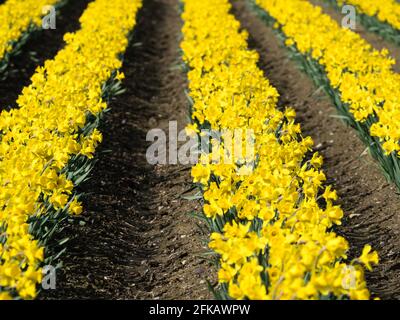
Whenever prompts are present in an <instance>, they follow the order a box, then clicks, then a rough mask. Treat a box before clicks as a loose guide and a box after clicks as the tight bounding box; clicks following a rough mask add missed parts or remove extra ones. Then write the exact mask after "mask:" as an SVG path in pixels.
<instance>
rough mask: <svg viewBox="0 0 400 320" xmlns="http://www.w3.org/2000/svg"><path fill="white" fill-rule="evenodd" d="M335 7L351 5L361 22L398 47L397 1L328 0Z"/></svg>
mask: <svg viewBox="0 0 400 320" xmlns="http://www.w3.org/2000/svg"><path fill="white" fill-rule="evenodd" d="M328 2H330V3H332V4H333V5H334V6H335V7H338V8H341V7H342V6H344V5H353V6H355V8H356V10H357V14H358V16H359V17H360V20H361V22H362V23H363V24H364V25H365V26H366V27H367V28H368V29H369V30H370V31H373V32H377V33H379V34H380V35H381V36H383V37H385V38H386V39H388V40H390V41H393V42H395V43H397V44H399V45H400V3H399V2H398V1H397V0H379V1H374V0H328Z"/></svg>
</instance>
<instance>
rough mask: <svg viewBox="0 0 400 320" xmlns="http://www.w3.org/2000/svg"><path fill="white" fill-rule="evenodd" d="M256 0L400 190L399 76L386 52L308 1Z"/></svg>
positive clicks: (264, 14) (263, 13) (261, 10)
mask: <svg viewBox="0 0 400 320" xmlns="http://www.w3.org/2000/svg"><path fill="white" fill-rule="evenodd" d="M255 2H256V6H255V8H256V10H257V11H258V12H259V13H260V15H261V16H262V17H263V18H264V19H265V20H266V22H267V23H269V24H271V25H273V26H274V28H275V29H276V31H277V32H278V34H279V35H280V36H282V38H283V39H284V42H285V44H286V46H287V47H289V48H290V49H291V51H292V52H293V53H294V56H295V57H296V58H297V59H299V60H300V61H301V63H302V65H303V68H304V69H305V71H306V72H307V73H309V74H310V75H311V77H312V78H313V79H314V81H315V82H316V83H317V84H318V85H319V86H321V87H323V88H324V89H325V90H326V91H327V92H328V94H329V95H330V96H331V97H332V99H333V101H334V103H335V105H336V107H337V108H338V110H339V111H340V112H341V114H342V117H343V119H345V120H346V121H347V122H348V123H350V125H352V126H353V127H354V128H356V130H357V131H358V133H359V136H360V137H361V139H362V140H363V141H364V143H365V144H366V145H367V146H368V148H369V150H370V152H371V154H372V155H373V157H374V158H375V159H377V160H378V161H379V162H380V164H381V166H382V168H383V171H384V174H385V175H386V177H387V178H388V179H389V180H390V181H393V182H395V183H396V185H397V186H398V187H399V188H400V161H399V157H400V143H399V142H400V121H399V120H400V109H399V108H398V106H399V96H400V95H399V94H400V85H399V84H400V75H399V74H398V73H395V72H394V71H393V65H394V64H395V61H394V59H392V58H390V57H389V52H388V50H387V49H383V50H382V51H378V50H375V49H374V48H373V47H372V46H371V45H370V44H369V43H368V42H367V41H365V40H364V39H363V38H361V36H359V35H358V34H356V33H355V32H353V31H351V30H349V29H345V28H342V27H341V26H340V25H339V24H338V23H337V22H336V21H334V20H333V19H332V18H331V17H330V16H328V15H327V14H324V13H323V12H322V9H321V8H320V7H318V6H314V5H312V4H311V3H309V2H308V1H301V0H288V1H286V2H285V4H283V3H282V2H281V1H277V0H255Z"/></svg>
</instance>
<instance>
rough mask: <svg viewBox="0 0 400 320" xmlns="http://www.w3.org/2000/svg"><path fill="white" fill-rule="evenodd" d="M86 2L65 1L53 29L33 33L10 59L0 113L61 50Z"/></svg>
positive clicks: (0, 93) (0, 92) (0, 95)
mask: <svg viewBox="0 0 400 320" xmlns="http://www.w3.org/2000/svg"><path fill="white" fill-rule="evenodd" d="M90 2H91V1H90V0H74V1H68V2H67V3H66V4H65V5H64V6H62V7H61V8H60V9H59V11H58V12H57V20H56V21H57V24H56V29H49V30H40V31H39V32H35V33H34V34H32V36H31V37H30V38H29V40H28V41H27V43H26V44H25V45H24V46H23V47H22V49H21V53H20V54H19V55H18V56H16V57H13V58H12V59H11V61H10V65H9V66H8V69H7V70H8V72H9V74H8V77H7V79H6V80H5V81H1V83H0V111H1V110H3V109H7V108H12V107H15V106H16V100H17V98H18V95H19V94H20V93H21V91H22V88H24V87H25V86H27V85H29V84H30V78H31V76H32V75H33V73H34V72H35V69H36V68H37V67H38V66H42V65H43V64H44V62H45V61H46V60H47V59H51V58H53V57H54V56H55V54H56V53H57V52H58V51H59V50H60V49H61V48H62V47H63V45H64V41H63V37H64V34H65V33H66V32H74V31H76V30H77V29H78V28H79V17H80V16H81V14H82V13H83V11H84V10H85V9H86V7H87V5H88V3H90ZM32 53H34V55H33V57H34V59H32Z"/></svg>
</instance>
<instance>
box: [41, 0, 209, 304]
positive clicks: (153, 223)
mask: <svg viewBox="0 0 400 320" xmlns="http://www.w3.org/2000/svg"><path fill="white" fill-rule="evenodd" d="M180 29H181V20H180V18H179V12H178V1H176V0H145V1H144V7H143V9H142V10H141V11H140V13H139V16H138V25H137V26H136V32H135V35H134V43H133V45H132V46H131V47H130V48H129V49H128V52H127V53H126V56H125V62H124V67H123V71H124V73H125V75H126V79H125V81H124V85H125V86H126V89H127V90H126V92H125V93H124V94H123V95H121V96H119V97H117V98H116V99H115V100H114V101H113V102H112V103H111V105H110V107H111V111H110V112H109V113H107V114H106V121H105V124H104V127H103V128H102V131H103V132H104V143H103V146H102V150H103V151H105V150H110V152H107V153H104V152H103V153H100V156H99V162H98V163H97V165H96V167H95V169H94V172H93V174H92V179H91V180H90V182H89V183H87V184H86V185H85V186H84V187H83V190H82V191H84V192H85V193H86V194H88V196H87V197H86V199H85V201H84V205H85V208H86V210H85V212H84V213H83V215H82V217H81V218H80V221H81V222H82V221H84V222H85V225H84V226H80V225H78V223H73V224H72V225H70V226H68V227H67V231H66V232H65V234H66V235H68V236H70V237H72V238H73V239H72V240H71V241H70V242H69V243H68V244H67V250H68V251H67V254H66V255H65V256H64V257H63V260H64V266H63V271H62V273H61V274H60V275H59V277H58V278H57V290H55V291H54V292H43V294H42V298H45V299H46V298H53V299H68V298H74V299H93V298H100V299H208V298H211V296H210V292H209V290H208V288H207V284H206V281H205V280H207V278H208V277H209V276H210V266H209V263H208V262H206V261H205V260H204V258H203V257H201V255H202V254H203V253H204V252H205V251H206V240H207V237H206V236H205V235H204V234H203V233H202V232H200V229H199V228H198V227H197V225H196V224H197V223H198V221H197V220H196V219H194V218H191V217H190V216H189V215H188V213H190V212H192V211H199V210H200V204H199V203H197V202H189V201H187V200H183V199H182V195H183V194H185V193H186V192H187V191H188V190H190V189H191V178H190V167H185V166H181V165H176V166H173V165H168V166H156V167H154V166H151V165H149V164H148V163H147V161H146V158H145V153H146V149H147V147H148V145H149V143H148V142H146V133H147V131H148V130H150V129H152V128H162V129H164V130H167V128H168V122H169V121H172V120H177V121H178V126H179V127H180V128H183V127H184V126H185V124H186V122H187V120H186V119H187V111H188V107H187V106H188V101H187V99H186V97H185V94H184V90H185V88H186V80H185V79H186V77H185V75H184V74H183V73H182V71H180V70H179V68H177V66H178V65H179V63H180V57H179V37H180Z"/></svg>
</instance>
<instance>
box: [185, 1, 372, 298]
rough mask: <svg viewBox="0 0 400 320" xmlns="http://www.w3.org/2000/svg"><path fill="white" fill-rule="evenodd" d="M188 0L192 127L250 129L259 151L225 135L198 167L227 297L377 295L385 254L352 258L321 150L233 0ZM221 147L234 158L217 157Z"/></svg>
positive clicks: (222, 293) (195, 172) (187, 54)
mask: <svg viewBox="0 0 400 320" xmlns="http://www.w3.org/2000/svg"><path fill="white" fill-rule="evenodd" d="M183 3H184V12H183V14H182V18H183V20H184V26H183V29H182V32H183V36H184V39H183V42H182V44H181V48H182V51H183V53H184V61H185V63H186V64H187V66H188V67H189V69H190V71H189V72H188V80H189V89H190V97H191V100H192V101H193V105H192V110H193V112H192V119H193V123H192V124H191V125H189V126H188V127H187V132H188V134H189V135H191V134H195V133H196V132H197V133H199V132H200V131H201V129H203V128H207V129H211V130H214V131H216V132H232V131H234V130H242V131H250V132H251V133H252V134H251V137H250V139H249V140H251V143H252V144H253V145H254V149H255V153H254V155H253V156H251V157H249V156H248V154H247V153H244V152H243V153H242V156H239V157H237V158H234V159H232V157H233V155H232V152H231V150H232V149H230V148H228V144H230V143H228V139H226V135H222V136H223V137H225V138H223V139H222V143H221V144H218V143H215V141H212V145H213V148H212V149H215V148H217V150H216V152H214V151H215V150H212V152H211V153H203V154H202V156H201V159H200V160H201V161H200V162H199V163H198V164H197V165H195V166H194V167H193V169H192V176H193V179H194V182H195V183H197V184H198V185H199V186H200V188H201V190H202V194H203V199H204V206H203V214H204V216H205V217H206V219H207V221H208V223H209V226H210V228H211V230H212V234H211V239H210V244H209V246H210V248H211V249H212V250H213V251H215V253H217V254H218V257H219V258H218V264H219V272H218V279H219V283H220V290H218V293H217V294H218V297H220V298H226V299H321V298H332V299H334V298H336V299H347V298H351V299H368V298H369V297H370V294H369V291H368V289H367V287H366V282H365V279H364V269H363V266H362V264H365V266H366V267H367V268H368V269H371V264H373V263H377V262H378V257H377V253H376V252H372V251H371V247H370V246H366V247H365V248H364V250H363V253H362V255H361V256H360V257H359V258H357V259H355V260H353V261H351V262H350V263H348V262H346V261H347V250H348V248H349V244H348V243H347V241H346V240H345V239H344V238H343V237H341V236H338V235H337V234H336V233H335V232H333V231H332V227H333V226H336V225H340V223H341V219H342V217H343V212H342V210H341V208H340V207H339V206H337V205H335V204H334V201H335V200H337V195H336V192H335V191H334V190H332V189H331V187H330V186H328V187H325V186H324V183H325V181H326V177H325V175H324V173H323V172H322V171H321V169H320V168H321V166H322V162H323V160H322V157H321V156H320V155H319V154H318V153H314V154H313V153H312V146H313V141H312V139H311V138H310V137H303V136H302V134H301V128H300V125H299V124H296V123H295V120H294V119H295V112H294V110H293V109H292V108H285V109H282V110H280V109H279V108H278V107H277V102H278V98H279V94H278V92H277V90H276V89H275V88H274V87H272V86H271V84H270V83H269V81H268V80H267V79H266V78H265V77H264V74H263V72H262V71H261V70H260V69H259V68H258V67H257V63H258V59H259V56H258V54H257V53H256V52H255V51H252V50H249V49H248V44H247V38H248V34H247V33H246V32H245V31H240V24H239V22H238V21H237V20H236V19H235V18H234V17H233V16H232V15H231V14H230V13H229V12H230V10H231V5H230V4H229V2H228V1H227V0H203V1H197V0H184V1H183ZM244 140H245V139H244ZM243 142H245V141H243V140H239V141H238V143H237V144H234V148H239V146H238V145H242V143H243ZM247 142H248V141H247ZM216 146H218V147H216ZM215 153H217V154H218V155H220V156H222V158H224V159H228V160H233V161H215V159H216V157H215Z"/></svg>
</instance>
